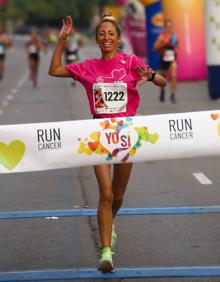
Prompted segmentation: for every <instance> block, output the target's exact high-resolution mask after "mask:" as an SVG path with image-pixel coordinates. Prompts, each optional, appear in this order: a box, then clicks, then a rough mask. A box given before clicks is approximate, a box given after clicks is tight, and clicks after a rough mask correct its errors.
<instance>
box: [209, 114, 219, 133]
mask: <svg viewBox="0 0 220 282" xmlns="http://www.w3.org/2000/svg"><path fill="white" fill-rule="evenodd" d="M210 116H211V119H213V120H214V121H218V123H217V132H218V136H219V137H220V122H219V119H220V115H219V114H217V113H212V114H211V115H210Z"/></svg>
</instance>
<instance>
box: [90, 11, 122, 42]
mask: <svg viewBox="0 0 220 282" xmlns="http://www.w3.org/2000/svg"><path fill="white" fill-rule="evenodd" d="M104 22H110V23H112V24H113V25H114V26H115V28H116V31H117V34H118V36H119V37H120V36H121V28H120V25H119V24H118V22H117V21H116V19H115V18H114V17H113V16H112V14H111V13H106V14H104V15H103V16H102V18H101V19H100V21H99V22H98V23H97V25H96V29H95V34H96V37H97V34H98V30H99V28H100V26H101V24H102V23H104Z"/></svg>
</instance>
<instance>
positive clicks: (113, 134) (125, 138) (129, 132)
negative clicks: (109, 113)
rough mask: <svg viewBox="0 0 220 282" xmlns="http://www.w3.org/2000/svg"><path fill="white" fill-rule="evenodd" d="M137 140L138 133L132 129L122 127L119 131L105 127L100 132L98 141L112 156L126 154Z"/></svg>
mask: <svg viewBox="0 0 220 282" xmlns="http://www.w3.org/2000/svg"><path fill="white" fill-rule="evenodd" d="M137 141H138V134H137V132H136V131H135V130H134V129H131V128H123V129H122V130H120V131H119V132H117V131H116V130H113V129H107V130H104V131H102V132H101V135H100V143H101V144H102V146H103V147H104V148H105V149H106V150H107V151H108V152H110V153H111V155H112V156H117V154H118V153H119V152H120V155H123V156H124V155H126V154H127V153H128V151H130V150H131V149H132V148H133V147H134V145H135V144H136V143H137Z"/></svg>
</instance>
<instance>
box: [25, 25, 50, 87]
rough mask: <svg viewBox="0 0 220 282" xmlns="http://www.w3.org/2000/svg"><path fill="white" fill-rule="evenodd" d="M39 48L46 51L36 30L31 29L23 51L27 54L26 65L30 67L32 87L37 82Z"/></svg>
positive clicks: (35, 85)
mask: <svg viewBox="0 0 220 282" xmlns="http://www.w3.org/2000/svg"><path fill="white" fill-rule="evenodd" d="M41 50H43V51H46V47H45V46H44V44H43V42H42V40H41V39H40V37H39V36H38V35H37V32H36V30H35V29H33V30H32V31H31V35H30V40H28V42H27V43H26V44H25V52H26V54H27V56H28V66H29V69H30V79H31V80H32V84H33V87H37V83H38V71H39V64H40V51H41Z"/></svg>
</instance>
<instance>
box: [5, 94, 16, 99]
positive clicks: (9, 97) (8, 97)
mask: <svg viewBox="0 0 220 282" xmlns="http://www.w3.org/2000/svg"><path fill="white" fill-rule="evenodd" d="M6 98H7V99H8V100H12V99H14V96H13V95H10V94H9V95H7V96H6Z"/></svg>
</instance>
